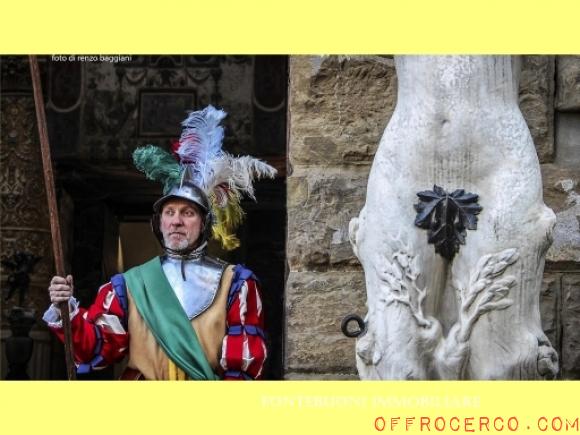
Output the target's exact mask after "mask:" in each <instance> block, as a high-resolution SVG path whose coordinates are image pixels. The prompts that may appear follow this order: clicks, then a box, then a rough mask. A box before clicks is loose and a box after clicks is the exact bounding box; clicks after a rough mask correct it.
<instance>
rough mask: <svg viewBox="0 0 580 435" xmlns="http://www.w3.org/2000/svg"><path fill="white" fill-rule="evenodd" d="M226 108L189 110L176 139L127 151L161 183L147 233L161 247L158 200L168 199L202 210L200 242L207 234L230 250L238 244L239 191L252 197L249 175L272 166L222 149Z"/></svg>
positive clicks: (265, 173) (267, 173) (263, 173)
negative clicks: (164, 145) (150, 231)
mask: <svg viewBox="0 0 580 435" xmlns="http://www.w3.org/2000/svg"><path fill="white" fill-rule="evenodd" d="M226 115H227V114H226V112H224V111H223V110H218V109H216V108H215V107H213V106H211V105H210V106H207V107H206V108H205V109H203V110H198V111H195V112H190V113H189V115H188V117H187V118H186V119H185V120H184V121H183V122H182V123H181V125H182V126H183V130H182V133H181V137H180V138H179V141H177V142H175V144H174V146H173V147H172V153H173V155H172V154H170V153H169V152H167V151H166V150H164V149H162V148H159V147H156V146H153V145H147V146H145V147H140V148H137V149H136V150H135V152H134V153H133V161H134V162H135V166H136V167H137V169H139V170H140V171H142V172H144V173H145V175H146V176H147V178H149V179H151V180H155V181H160V182H162V183H163V185H164V189H163V196H162V197H161V198H160V199H159V200H157V201H156V202H155V204H154V205H153V211H154V215H153V218H152V227H153V232H154V233H155V235H156V237H157V238H158V239H159V241H160V242H161V244H162V245H163V237H162V235H161V231H160V228H159V223H160V213H161V209H162V208H163V204H165V202H166V201H168V200H169V199H171V198H181V199H185V200H187V201H191V202H193V203H195V204H196V205H197V206H199V207H200V209H202V211H203V212H204V213H205V219H204V229H203V231H202V237H203V240H202V243H203V242H204V241H207V240H208V239H209V238H210V236H213V237H214V238H215V239H217V240H218V241H220V242H221V244H222V246H223V247H224V248H225V249H227V250H231V249H234V248H236V247H238V246H239V240H238V239H237V238H236V236H235V229H236V228H237V226H238V225H239V224H240V223H241V221H242V217H243V210H242V208H241V206H240V201H241V198H242V195H244V194H245V195H247V196H249V197H250V198H252V199H254V200H255V197H254V189H253V182H254V178H262V177H269V178H273V177H274V176H275V175H276V169H274V168H273V167H272V166H270V165H268V164H267V163H264V162H262V161H260V160H258V159H255V158H253V157H250V156H243V157H234V156H232V155H231V154H228V153H227V152H225V151H223V150H222V142H223V137H224V128H223V127H222V126H221V125H220V123H221V121H222V120H223V119H224V118H225V117H226Z"/></svg>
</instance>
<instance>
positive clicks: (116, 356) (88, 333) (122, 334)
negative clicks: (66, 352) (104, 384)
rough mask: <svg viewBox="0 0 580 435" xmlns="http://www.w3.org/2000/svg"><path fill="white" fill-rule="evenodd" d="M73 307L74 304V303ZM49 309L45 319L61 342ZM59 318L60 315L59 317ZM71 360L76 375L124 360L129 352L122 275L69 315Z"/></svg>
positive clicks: (58, 327) (58, 326)
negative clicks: (92, 299)
mask: <svg viewBox="0 0 580 435" xmlns="http://www.w3.org/2000/svg"><path fill="white" fill-rule="evenodd" d="M73 305H74V304H73ZM54 311H55V308H54V307H51V308H50V309H49V310H48V311H47V312H46V313H45V315H44V320H45V321H46V322H47V324H48V327H49V328H50V329H51V331H52V332H54V334H56V336H57V337H58V338H59V339H60V340H61V341H64V331H63V329H62V321H61V320H60V318H55V312H54ZM59 317H60V315H59ZM71 330H72V341H73V349H74V359H75V363H76V365H77V373H79V374H83V373H88V372H90V371H92V370H99V369H103V368H105V367H107V366H108V365H110V364H113V363H115V362H117V361H120V360H121V359H123V357H124V356H125V355H126V354H127V352H128V343H129V336H128V333H127V299H126V287H125V282H124V280H123V278H122V275H115V276H114V277H113V278H112V279H111V282H108V283H107V284H105V285H103V286H101V288H100V289H99V291H98V293H97V296H96V298H95V301H94V303H93V304H92V305H91V306H90V307H89V308H88V309H85V308H78V309H75V310H74V311H73V313H72V315H71Z"/></svg>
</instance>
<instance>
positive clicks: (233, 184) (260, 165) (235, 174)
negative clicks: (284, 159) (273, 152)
mask: <svg viewBox="0 0 580 435" xmlns="http://www.w3.org/2000/svg"><path fill="white" fill-rule="evenodd" d="M212 173H213V179H212V181H211V182H212V184H213V186H219V185H223V184H226V185H227V186H228V187H229V188H230V189H232V190H234V191H236V192H237V193H244V194H246V195H248V196H249V197H250V198H252V199H254V200H255V199H256V198H255V197H254V185H253V184H254V179H256V178H258V179H259V178H265V177H267V178H274V176H275V175H276V169H275V168H273V167H272V166H270V165H269V164H267V163H265V162H263V161H261V160H259V159H255V158H253V157H250V156H242V157H234V156H232V155H231V154H228V153H225V152H224V153H223V155H222V156H220V157H219V158H218V159H215V160H214V161H213V162H212Z"/></svg>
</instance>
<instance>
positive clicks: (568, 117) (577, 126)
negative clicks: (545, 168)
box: [556, 113, 580, 171]
mask: <svg viewBox="0 0 580 435" xmlns="http://www.w3.org/2000/svg"><path fill="white" fill-rule="evenodd" d="M556 163H557V164H558V165H559V166H561V167H563V168H570V169H576V170H577V171H578V168H580V113H558V115H557V116H556Z"/></svg>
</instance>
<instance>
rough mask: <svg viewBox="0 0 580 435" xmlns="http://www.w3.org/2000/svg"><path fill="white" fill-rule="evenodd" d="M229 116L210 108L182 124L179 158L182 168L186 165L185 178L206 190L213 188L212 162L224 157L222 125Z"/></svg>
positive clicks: (196, 113)
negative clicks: (221, 156)
mask: <svg viewBox="0 0 580 435" xmlns="http://www.w3.org/2000/svg"><path fill="white" fill-rule="evenodd" d="M226 115H227V114H226V112H224V111H223V110H218V109H216V108H215V107H213V106H211V105H210V106H207V107H206V108H205V109H203V110H200V111H197V112H190V113H189V116H188V117H187V118H186V119H185V120H184V121H183V122H182V123H181V125H182V126H183V131H182V133H181V137H180V139H179V144H180V145H179V148H178V149H177V155H178V156H179V158H180V160H181V162H182V164H183V165H186V167H185V168H184V170H183V174H184V177H190V178H191V180H192V181H193V182H194V183H195V184H196V185H198V186H200V187H202V188H203V189H204V190H206V189H208V188H209V187H210V178H211V170H210V165H211V162H212V161H213V160H214V159H216V158H218V157H219V156H220V154H222V153H223V151H222V142H223V138H224V128H223V127H222V126H220V122H221V121H222V119H224V118H225V117H226ZM182 181H183V179H182Z"/></svg>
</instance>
